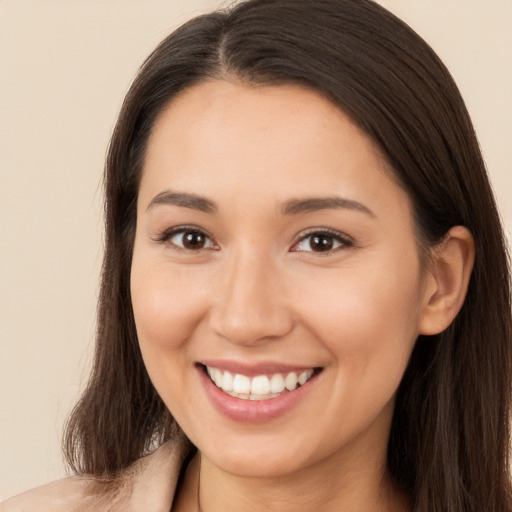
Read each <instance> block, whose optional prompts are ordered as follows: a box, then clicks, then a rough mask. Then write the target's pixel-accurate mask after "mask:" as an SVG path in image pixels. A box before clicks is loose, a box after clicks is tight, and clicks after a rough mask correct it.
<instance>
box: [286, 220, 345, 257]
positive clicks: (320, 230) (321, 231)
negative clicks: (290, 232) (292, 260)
mask: <svg viewBox="0 0 512 512" xmlns="http://www.w3.org/2000/svg"><path fill="white" fill-rule="evenodd" d="M312 235H324V236H325V235H327V236H330V237H332V238H334V239H336V240H337V241H338V242H339V243H340V244H341V246H340V247H336V248H335V249H331V250H327V251H299V250H294V248H295V247H297V246H298V245H299V244H300V243H301V242H302V241H303V240H305V239H306V238H308V237H310V236H312ZM354 245H355V242H354V240H353V239H352V238H351V237H350V236H348V235H346V234H345V233H342V232H341V231H337V230H335V229H330V228H324V227H316V228H309V229H307V230H306V231H303V232H301V233H299V234H298V235H297V236H296V237H295V241H294V242H293V245H292V247H291V252H310V253H314V254H315V255H317V256H328V255H329V254H333V253H334V252H337V251H339V250H341V249H347V248H350V247H354Z"/></svg>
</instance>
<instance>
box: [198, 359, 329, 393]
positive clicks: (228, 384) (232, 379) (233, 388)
mask: <svg viewBox="0 0 512 512" xmlns="http://www.w3.org/2000/svg"><path fill="white" fill-rule="evenodd" d="M201 366H202V367H203V371H204V372H205V373H206V374H207V375H208V376H209V377H210V380H211V381H212V382H213V383H214V384H215V386H217V387H218V388H219V389H221V390H222V391H223V392H224V393H226V394H227V395H230V396H232V397H235V398H240V399H242V400H270V399H272V398H277V397H279V396H282V395H284V394H286V393H289V392H291V391H293V390H295V389H297V388H300V387H301V386H303V385H304V384H306V382H308V381H309V380H310V379H311V378H312V377H314V376H315V375H317V374H318V373H319V372H320V371H321V370H322V369H321V368H310V369H308V370H302V371H300V372H293V371H292V372H287V373H274V374H272V375H255V376H253V377H249V376H247V375H243V374H240V373H232V372H229V371H226V370H221V369H219V368H215V367H213V366H206V365H201Z"/></svg>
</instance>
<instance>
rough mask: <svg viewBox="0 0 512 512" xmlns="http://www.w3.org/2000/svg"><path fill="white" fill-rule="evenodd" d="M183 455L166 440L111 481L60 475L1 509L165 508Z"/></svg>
mask: <svg viewBox="0 0 512 512" xmlns="http://www.w3.org/2000/svg"><path fill="white" fill-rule="evenodd" d="M185 456H186V452H185V451H184V449H183V447H182V446H180V443H174V442H173V443H171V442H168V443H166V444H164V445H163V446H161V447H160V448H159V449H158V450H156V451H155V452H154V453H152V454H151V455H148V456H147V457H143V458H142V459H140V460H138V461H137V462H135V464H133V465H132V466H130V467H129V468H127V469H126V470H125V471H124V472H123V473H122V474H121V475H120V476H119V477H118V478H116V479H115V480H113V481H108V482H104V481H101V480H99V479H96V478H94V477H91V476H87V475H84V476H82V475H76V476H71V477H68V478H63V479H62V480H57V481H55V482H52V483H49V484H46V485H43V486H41V487H36V488H35V489H31V490H29V491H26V492H24V493H21V494H18V495H17V496H14V497H12V498H9V499H7V500H6V501H4V502H2V503H0V512H29V511H30V512H90V511H91V510H102V511H105V512H106V511H111V512H135V511H140V510H144V511H145V512H161V511H168V510H170V507H171V504H172V500H173V498H174V492H175V490H176V483H177V480H178V476H179V473H180V470H181V466H182V464H183V461H184V458H185Z"/></svg>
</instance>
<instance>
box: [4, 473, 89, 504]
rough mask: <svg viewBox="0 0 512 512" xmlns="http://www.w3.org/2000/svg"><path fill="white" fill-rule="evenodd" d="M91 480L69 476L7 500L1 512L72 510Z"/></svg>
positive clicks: (78, 502) (85, 492) (85, 493)
mask: <svg viewBox="0 0 512 512" xmlns="http://www.w3.org/2000/svg"><path fill="white" fill-rule="evenodd" d="M90 484H91V479H90V478H86V477H82V476H71V477H68V478H63V479H62V480H57V481H55V482H51V483H49V484H46V485H42V486H41V487H36V488H35V489H30V490H29V491H26V492H23V493H21V494H18V495H17V496H14V497H12V498H9V499H8V500H6V501H4V502H2V503H1V504H0V511H1V512H25V511H26V512H28V511H32V512H45V511H48V512H50V511H51V512H60V511H66V512H68V511H69V510H73V508H76V506H77V505H78V504H80V503H81V502H82V500H83V498H84V496H85V495H87V492H88V487H89V486H90Z"/></svg>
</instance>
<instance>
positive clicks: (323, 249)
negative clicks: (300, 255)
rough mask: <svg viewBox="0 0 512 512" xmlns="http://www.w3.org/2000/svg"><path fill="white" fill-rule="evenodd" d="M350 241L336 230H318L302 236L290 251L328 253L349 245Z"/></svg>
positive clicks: (350, 244)
mask: <svg viewBox="0 0 512 512" xmlns="http://www.w3.org/2000/svg"><path fill="white" fill-rule="evenodd" d="M352 245H353V243H352V241H351V240H350V239H348V238H347V237H346V236H344V235H342V234H341V233H338V232H336V231H325V230H322V231H320V230H318V231H314V232H311V233H309V234H307V235H306V236H303V237H302V238H301V239H300V240H299V241H298V242H297V243H296V244H295V245H294V246H293V247H292V251H294V252H296V251H304V252H316V253H329V252H332V251H336V250H338V249H342V248H344V247H351V246H352Z"/></svg>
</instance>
